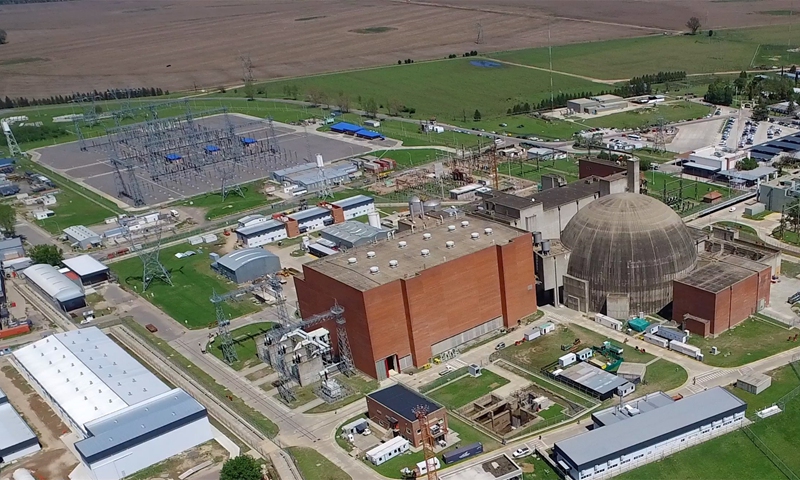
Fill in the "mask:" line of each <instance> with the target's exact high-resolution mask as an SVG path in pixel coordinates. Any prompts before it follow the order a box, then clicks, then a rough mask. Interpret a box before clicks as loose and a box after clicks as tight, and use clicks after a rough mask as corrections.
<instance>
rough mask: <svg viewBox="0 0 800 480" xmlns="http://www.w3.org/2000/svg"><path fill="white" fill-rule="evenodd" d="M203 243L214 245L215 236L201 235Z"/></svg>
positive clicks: (212, 234)
mask: <svg viewBox="0 0 800 480" xmlns="http://www.w3.org/2000/svg"><path fill="white" fill-rule="evenodd" d="M203 241H204V242H206V243H214V242H216V241H217V235H216V234H214V233H209V234H207V235H203Z"/></svg>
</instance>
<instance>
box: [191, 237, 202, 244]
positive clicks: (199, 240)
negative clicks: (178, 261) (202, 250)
mask: <svg viewBox="0 0 800 480" xmlns="http://www.w3.org/2000/svg"><path fill="white" fill-rule="evenodd" d="M201 243H203V237H201V236H200V235H195V236H194V237H189V245H200V244H201Z"/></svg>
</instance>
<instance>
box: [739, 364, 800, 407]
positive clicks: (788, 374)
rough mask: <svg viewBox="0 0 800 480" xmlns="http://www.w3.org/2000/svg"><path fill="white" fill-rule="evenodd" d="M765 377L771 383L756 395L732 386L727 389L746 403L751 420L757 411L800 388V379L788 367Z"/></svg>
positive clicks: (768, 373) (778, 369)
mask: <svg viewBox="0 0 800 480" xmlns="http://www.w3.org/2000/svg"><path fill="white" fill-rule="evenodd" d="M767 375H769V376H770V377H772V383H771V384H770V386H769V387H768V388H767V389H766V390H764V391H763V392H761V393H759V394H758V395H753V394H752V393H748V392H746V391H744V390H742V389H741V388H736V387H734V386H728V387H727V388H728V390H730V391H731V393H733V394H734V395H736V396H737V397H739V398H741V399H742V400H744V401H745V402H747V416H748V417H751V418H752V417H753V416H754V415H755V413H756V412H757V411H759V410H762V409H764V408H767V407H769V406H772V405H774V404H775V402H777V401H778V400H780V399H781V397H783V396H784V395H786V394H787V393H789V392H791V391H792V390H794V389H795V388H797V387H799V386H800V378H798V377H797V374H796V373H795V371H794V370H793V369H792V367H791V366H790V365H784V366H783V367H780V368H776V369H775V370H773V371H771V372H767ZM793 401H794V400H793Z"/></svg>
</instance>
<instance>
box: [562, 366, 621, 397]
mask: <svg viewBox="0 0 800 480" xmlns="http://www.w3.org/2000/svg"><path fill="white" fill-rule="evenodd" d="M559 376H560V377H561V379H562V380H563V379H566V380H567V381H566V382H565V383H569V384H575V385H578V386H580V387H583V388H584V389H587V390H591V391H592V392H595V393H596V394H597V395H598V396H599V397H600V398H601V399H606V398H610V397H611V396H613V395H614V393H616V391H617V388H619V387H624V386H625V384H627V383H630V382H628V381H627V380H625V379H624V378H622V377H618V376H616V375H614V374H613V373H609V372H606V371H605V370H601V369H599V368H597V367H595V366H594V365H590V364H588V363H578V364H577V365H574V366H571V367H569V368H567V369H566V370H564V371H562V372H561V373H560V374H559Z"/></svg>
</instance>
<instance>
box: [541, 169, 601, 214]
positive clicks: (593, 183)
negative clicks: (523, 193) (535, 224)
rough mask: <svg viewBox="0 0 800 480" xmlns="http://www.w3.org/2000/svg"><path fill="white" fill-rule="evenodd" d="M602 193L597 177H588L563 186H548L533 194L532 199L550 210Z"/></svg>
mask: <svg viewBox="0 0 800 480" xmlns="http://www.w3.org/2000/svg"><path fill="white" fill-rule="evenodd" d="M596 195H600V181H599V179H598V178H596V177H586V178H582V179H580V180H578V181H577V182H572V183H568V184H567V185H564V186H563V187H554V188H548V189H547V190H542V191H541V192H537V193H535V194H533V195H532V196H531V197H530V199H531V200H532V201H533V202H534V203H541V204H542V208H544V209H545V210H550V209H552V208H556V207H560V206H561V205H564V204H567V203H572V202H575V201H577V200H580V199H581V198H586V197H592V196H596Z"/></svg>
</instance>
